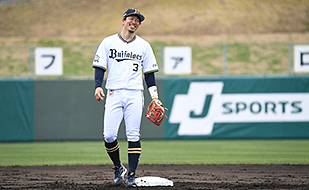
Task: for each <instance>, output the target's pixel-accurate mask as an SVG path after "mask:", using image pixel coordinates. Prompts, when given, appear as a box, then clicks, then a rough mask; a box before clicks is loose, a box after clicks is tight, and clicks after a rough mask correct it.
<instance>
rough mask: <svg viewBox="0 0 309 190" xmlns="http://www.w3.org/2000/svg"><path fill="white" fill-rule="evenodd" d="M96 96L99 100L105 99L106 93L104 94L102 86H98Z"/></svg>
mask: <svg viewBox="0 0 309 190" xmlns="http://www.w3.org/2000/svg"><path fill="white" fill-rule="evenodd" d="M94 97H95V99H97V100H98V101H103V100H104V97H105V94H104V92H103V89H102V88H101V87H97V88H96V89H95V92H94Z"/></svg>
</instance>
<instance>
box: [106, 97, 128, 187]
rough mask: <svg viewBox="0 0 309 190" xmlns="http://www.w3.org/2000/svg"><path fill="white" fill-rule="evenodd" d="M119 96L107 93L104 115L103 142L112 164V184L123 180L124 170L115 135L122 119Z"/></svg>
mask: <svg viewBox="0 0 309 190" xmlns="http://www.w3.org/2000/svg"><path fill="white" fill-rule="evenodd" d="M120 98H121V94H120V92H119V91H116V92H115V91H113V92H110V91H109V92H108V93H107V98H106V103H105V113H104V133H103V135H104V141H105V148H106V151H107V153H108V155H109V157H110V159H111V160H112V162H113V164H114V170H115V172H114V173H115V177H114V180H113V183H114V184H116V183H118V182H120V181H122V180H123V179H124V175H125V173H126V171H127V170H126V168H125V167H124V166H123V165H122V164H121V161H120V155H119V143H118V141H117V135H118V130H119V125H120V123H121V120H122V118H123V111H122V104H121V99H120Z"/></svg>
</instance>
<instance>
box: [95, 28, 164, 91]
mask: <svg viewBox="0 0 309 190" xmlns="http://www.w3.org/2000/svg"><path fill="white" fill-rule="evenodd" d="M93 67H100V68H102V69H105V70H107V72H108V77H107V82H106V86H105V88H106V89H114V90H115V89H141V90H143V81H142V80H143V77H142V74H143V73H150V72H157V71H158V65H157V62H156V59H155V56H154V53H153V51H152V48H151V46H150V44H149V43H148V42H147V41H145V40H144V39H142V38H140V37H139V36H137V35H135V37H134V38H133V40H132V41H130V42H126V41H125V40H123V39H122V37H121V36H120V34H114V35H112V36H109V37H107V38H105V39H104V40H103V41H102V42H101V44H100V45H99V47H98V50H97V52H96V55H95V58H94V60H93Z"/></svg>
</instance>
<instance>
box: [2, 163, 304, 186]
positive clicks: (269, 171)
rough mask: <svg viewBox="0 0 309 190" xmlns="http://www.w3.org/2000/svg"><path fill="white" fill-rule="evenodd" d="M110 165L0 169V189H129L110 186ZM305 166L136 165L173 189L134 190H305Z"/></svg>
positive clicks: (146, 173) (139, 174)
mask: <svg viewBox="0 0 309 190" xmlns="http://www.w3.org/2000/svg"><path fill="white" fill-rule="evenodd" d="M111 168H112V166H111V165H77V166H9V167H0V189H112V190H115V189H130V188H127V187H126V186H125V185H124V184H120V185H118V186H114V185H112V183H111V182H112V178H113V170H112V169H111ZM308 171H309V165H139V166H138V172H137V174H136V177H143V176H155V177H163V178H166V179H169V180H172V181H173V182H174V186H173V187H137V188H136V189H155V190H159V189H177V190H182V189H187V190H189V189H309V173H308Z"/></svg>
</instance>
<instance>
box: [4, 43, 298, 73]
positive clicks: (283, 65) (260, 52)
mask: <svg viewBox="0 0 309 190" xmlns="http://www.w3.org/2000/svg"><path fill="white" fill-rule="evenodd" d="M293 46H294V44H293V43H272V44H270V43H269V44H238V43H236V44H218V45H209V46H205V45H204V46H199V45H191V46H190V47H191V49H192V74H191V75H189V76H244V75H250V76H260V75H263V76H265V75H295V74H296V73H294V72H293ZM58 47H61V48H62V49H63V75H62V76H61V77H57V78H92V77H93V68H92V61H93V58H94V54H95V51H96V49H97V47H98V46H97V45H84V46H81V45H80V46H79V45H70V46H58ZM164 47H165V46H163V45H152V48H153V50H154V53H155V56H156V59H157V61H158V64H159V68H160V72H159V73H158V76H159V77H169V76H170V75H166V74H164V72H163V68H164V63H163V60H164V55H163V52H164ZM35 48H37V47H36V46H35V45H17V46H0V78H50V77H42V76H40V77H39V76H36V75H35V71H34V66H35V54H34V52H35ZM53 78H55V77H53Z"/></svg>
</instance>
